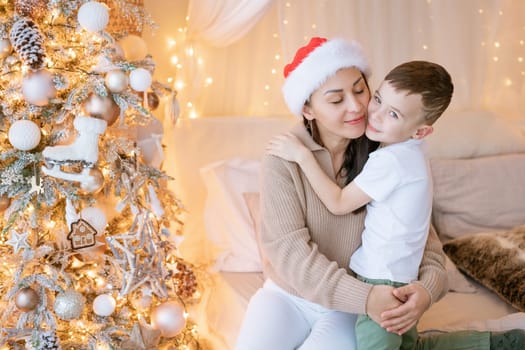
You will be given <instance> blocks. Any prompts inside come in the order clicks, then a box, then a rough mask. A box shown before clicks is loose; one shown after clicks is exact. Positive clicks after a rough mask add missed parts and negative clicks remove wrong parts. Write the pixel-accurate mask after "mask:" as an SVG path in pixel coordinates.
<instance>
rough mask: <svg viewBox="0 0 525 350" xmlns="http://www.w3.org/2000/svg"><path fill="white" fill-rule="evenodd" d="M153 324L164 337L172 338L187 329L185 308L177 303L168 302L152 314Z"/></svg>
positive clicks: (159, 306)
mask: <svg viewBox="0 0 525 350" xmlns="http://www.w3.org/2000/svg"><path fill="white" fill-rule="evenodd" d="M151 324H152V326H153V328H155V329H157V330H159V331H160V332H161V334H162V336H163V337H166V338H171V337H174V336H176V335H177V334H179V333H180V332H181V331H182V330H183V329H184V327H186V317H185V316H184V307H183V306H182V305H181V304H180V303H178V302H176V301H167V302H165V303H162V304H160V305H158V306H157V307H156V308H155V309H153V311H152V312H151Z"/></svg>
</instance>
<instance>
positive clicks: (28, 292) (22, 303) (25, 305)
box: [15, 287, 40, 312]
mask: <svg viewBox="0 0 525 350" xmlns="http://www.w3.org/2000/svg"><path fill="white" fill-rule="evenodd" d="M39 300H40V297H39V296H38V293H37V292H35V290H34V289H32V288H30V287H25V288H22V289H20V290H19V291H18V292H16V295H15V305H16V307H17V309H18V310H20V311H23V312H29V311H31V310H34V309H35V308H36V307H37V305H38V302H39Z"/></svg>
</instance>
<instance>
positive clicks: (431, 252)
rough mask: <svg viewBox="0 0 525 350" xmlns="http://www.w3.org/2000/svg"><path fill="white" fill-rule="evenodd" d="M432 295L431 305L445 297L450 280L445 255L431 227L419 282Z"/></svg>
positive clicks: (420, 269)
mask: <svg viewBox="0 0 525 350" xmlns="http://www.w3.org/2000/svg"><path fill="white" fill-rule="evenodd" d="M418 283H421V284H422V285H423V287H425V288H426V290H427V291H428V292H429V294H430V299H431V304H433V303H434V302H436V301H438V300H439V299H441V298H442V297H443V296H445V294H446V292H447V291H448V279H447V272H446V269H445V253H443V249H442V244H441V241H440V240H439V238H438V236H437V234H436V231H435V230H434V227H433V226H432V225H430V232H429V234H428V239H427V244H426V246H425V253H424V255H423V259H422V261H421V265H420V266H419V281H418Z"/></svg>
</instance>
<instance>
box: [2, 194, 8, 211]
mask: <svg viewBox="0 0 525 350" xmlns="http://www.w3.org/2000/svg"><path fill="white" fill-rule="evenodd" d="M10 204H11V199H10V198H9V197H8V196H6V195H5V194H3V195H1V196H0V211H4V210H6V209H7V208H9V205H10Z"/></svg>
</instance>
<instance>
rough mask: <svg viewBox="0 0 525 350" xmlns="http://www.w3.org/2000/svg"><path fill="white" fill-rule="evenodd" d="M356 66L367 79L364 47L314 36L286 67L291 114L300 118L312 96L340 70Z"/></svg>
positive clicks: (286, 94)
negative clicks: (305, 104)
mask: <svg viewBox="0 0 525 350" xmlns="http://www.w3.org/2000/svg"><path fill="white" fill-rule="evenodd" d="M349 67H356V68H358V69H359V70H360V71H361V72H363V74H364V75H365V76H366V77H367V78H368V77H369V76H370V69H369V66H368V60H367V59H366V56H365V53H364V52H363V49H362V47H361V45H360V44H359V43H358V42H356V41H347V40H344V39H340V38H336V39H331V40H328V39H325V38H319V37H314V38H312V39H310V42H309V43H308V44H307V45H306V46H303V47H301V48H299V50H297V52H296V54H295V57H294V59H293V61H292V62H291V63H289V64H287V65H286V66H285V67H284V78H285V81H284V84H283V87H282V91H283V95H284V100H285V102H286V104H287V105H288V108H289V109H290V111H291V112H292V113H293V114H295V115H297V116H299V117H301V116H302V111H303V106H304V103H305V102H306V101H307V100H308V98H309V97H310V95H311V94H312V93H313V92H314V91H315V90H316V89H317V88H319V86H321V85H322V84H323V83H324V82H325V81H326V80H327V79H328V78H329V77H331V76H333V75H334V74H335V73H336V72H337V71H338V70H339V69H342V68H349Z"/></svg>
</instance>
